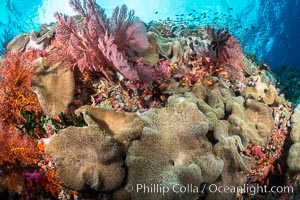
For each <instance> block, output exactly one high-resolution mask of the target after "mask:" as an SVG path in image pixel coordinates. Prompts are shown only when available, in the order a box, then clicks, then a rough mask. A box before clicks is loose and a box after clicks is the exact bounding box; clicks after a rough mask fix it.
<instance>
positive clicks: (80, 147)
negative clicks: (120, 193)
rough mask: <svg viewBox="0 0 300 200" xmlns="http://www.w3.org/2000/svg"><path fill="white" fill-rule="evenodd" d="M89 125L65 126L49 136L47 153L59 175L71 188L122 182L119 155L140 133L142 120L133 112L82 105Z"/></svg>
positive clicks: (99, 187)
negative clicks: (54, 163)
mask: <svg viewBox="0 0 300 200" xmlns="http://www.w3.org/2000/svg"><path fill="white" fill-rule="evenodd" d="M76 113H77V114H79V113H83V115H84V119H85V121H86V123H87V124H88V126H86V127H72V126H70V127H68V128H66V129H63V130H61V131H59V132H58V134H57V135H54V136H52V137H51V141H50V143H49V145H48V146H47V147H46V153H47V154H49V155H50V156H51V157H52V158H53V160H54V161H55V162H56V167H57V171H58V175H59V177H60V178H61V179H62V180H63V182H64V184H65V185H66V186H68V187H70V188H72V189H75V190H81V189H83V187H84V185H85V184H87V185H89V186H90V187H91V188H93V189H95V190H98V191H110V190H113V189H116V188H118V187H119V186H121V183H122V182H123V178H124V176H125V169H124V168H123V164H124V160H123V159H122V155H124V154H125V150H126V148H127V146H128V144H129V142H130V141H131V140H133V139H135V138H136V137H138V136H139V134H141V131H142V127H143V122H142V120H141V119H139V117H138V115H137V114H135V113H128V114H125V113H120V112H115V111H112V110H106V109H100V108H95V107H92V106H83V107H81V108H80V109H78V110H76Z"/></svg>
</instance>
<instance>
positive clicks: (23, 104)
mask: <svg viewBox="0 0 300 200" xmlns="http://www.w3.org/2000/svg"><path fill="white" fill-rule="evenodd" d="M38 56H39V52H38V51H35V50H29V51H27V52H24V53H21V52H15V53H12V52H9V53H7V54H6V55H5V59H4V60H3V62H2V66H1V78H2V81H1V82H0V120H1V121H4V122H7V123H10V124H13V123H14V124H20V123H21V122H24V120H25V119H24V118H23V117H22V115H21V111H22V110H27V111H32V112H34V113H38V112H40V111H41V109H40V105H39V103H38V99H37V97H36V95H35V94H34V93H33V92H32V91H31V90H30V87H31V81H32V80H31V68H30V65H31V63H32V61H34V60H35V59H36V58H38Z"/></svg>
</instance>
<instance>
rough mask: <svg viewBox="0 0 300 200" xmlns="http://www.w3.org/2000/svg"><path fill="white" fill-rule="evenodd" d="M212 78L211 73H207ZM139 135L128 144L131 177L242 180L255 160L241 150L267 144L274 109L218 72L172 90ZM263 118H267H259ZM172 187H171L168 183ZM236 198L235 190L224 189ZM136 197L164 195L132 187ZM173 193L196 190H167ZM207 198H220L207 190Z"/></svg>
mask: <svg viewBox="0 0 300 200" xmlns="http://www.w3.org/2000/svg"><path fill="white" fill-rule="evenodd" d="M207 78H208V77H207ZM142 118H143V119H144V120H145V122H146V125H145V127H144V129H143V133H142V135H141V136H140V139H139V140H134V141H133V142H132V145H131V146H130V147H129V150H128V154H127V159H126V164H127V165H128V169H129V171H128V182H129V183H130V184H132V185H135V184H137V183H145V184H151V183H152V184H154V183H155V184H162V185H163V186H166V187H170V188H172V187H173V185H174V184H175V185H176V184H177V185H179V186H186V185H187V184H193V185H195V186H198V187H200V185H201V183H215V184H217V185H219V186H221V185H222V186H226V185H232V186H240V185H243V184H244V182H245V180H246V175H247V173H248V172H249V170H250V168H251V167H252V166H253V165H254V164H255V159H254V158H253V157H252V158H245V157H243V156H241V153H242V152H243V151H244V150H245V148H246V147H247V145H248V142H249V141H253V142H255V143H257V144H262V145H263V144H266V143H267V142H268V140H269V137H268V135H269V134H270V133H271V131H272V128H273V121H272V111H271V109H269V108H268V107H267V106H266V105H264V104H262V103H258V102H256V101H253V100H247V101H246V100H245V99H244V98H242V97H235V96H234V94H233V92H232V91H231V90H230V89H227V88H226V85H224V84H223V83H222V81H220V80H219V79H218V78H215V77H214V78H213V77H212V81H211V82H210V83H205V81H204V80H203V83H202V84H201V86H200V87H195V88H194V89H193V91H192V92H187V93H184V94H182V95H172V96H171V97H169V99H168V103H167V107H166V108H162V109H150V110H149V111H148V112H147V113H146V114H145V115H144V116H142ZM262 118H263V120H264V124H262V123H260V122H259V121H260V120H262ZM170 191H172V190H171V189H170ZM222 195H225V197H223V196H222V198H223V199H224V198H226V199H232V198H233V195H235V194H222ZM131 197H132V199H165V198H166V196H162V195H161V194H154V193H151V194H149V193H136V192H133V193H131ZM167 198H169V199H191V198H197V194H191V193H184V194H176V193H172V192H170V193H168V194H167ZM207 198H208V199H222V198H221V196H219V194H216V193H209V194H208V196H207Z"/></svg>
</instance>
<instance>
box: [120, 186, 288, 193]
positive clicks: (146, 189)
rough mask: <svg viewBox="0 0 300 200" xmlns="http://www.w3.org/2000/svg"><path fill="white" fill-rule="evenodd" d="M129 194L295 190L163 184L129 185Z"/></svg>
mask: <svg viewBox="0 0 300 200" xmlns="http://www.w3.org/2000/svg"><path fill="white" fill-rule="evenodd" d="M125 189H126V191H127V192H136V193H159V194H163V195H165V194H167V193H168V192H173V193H204V192H205V191H206V192H209V193H248V194H250V195H254V194H257V193H277V194H280V193H293V192H294V188H293V187H292V186H273V187H270V188H269V187H268V186H266V185H265V186H254V185H247V184H244V185H243V186H220V185H216V184H203V185H202V186H201V187H200V186H196V185H193V184H188V185H180V184H174V185H173V186H171V187H170V186H169V187H167V186H164V185H162V184H136V185H131V184H128V185H126V187H125Z"/></svg>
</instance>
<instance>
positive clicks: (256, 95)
mask: <svg viewBox="0 0 300 200" xmlns="http://www.w3.org/2000/svg"><path fill="white" fill-rule="evenodd" d="M242 96H244V97H245V98H251V99H255V100H257V101H261V102H264V103H266V104H267V105H272V104H274V103H278V102H279V103H280V102H282V101H283V99H282V97H281V96H278V93H277V90H276V88H275V86H274V85H271V84H268V83H265V82H263V81H262V76H259V75H255V76H251V77H250V78H249V82H248V84H247V86H246V87H245V88H244V90H243V92H242Z"/></svg>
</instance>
